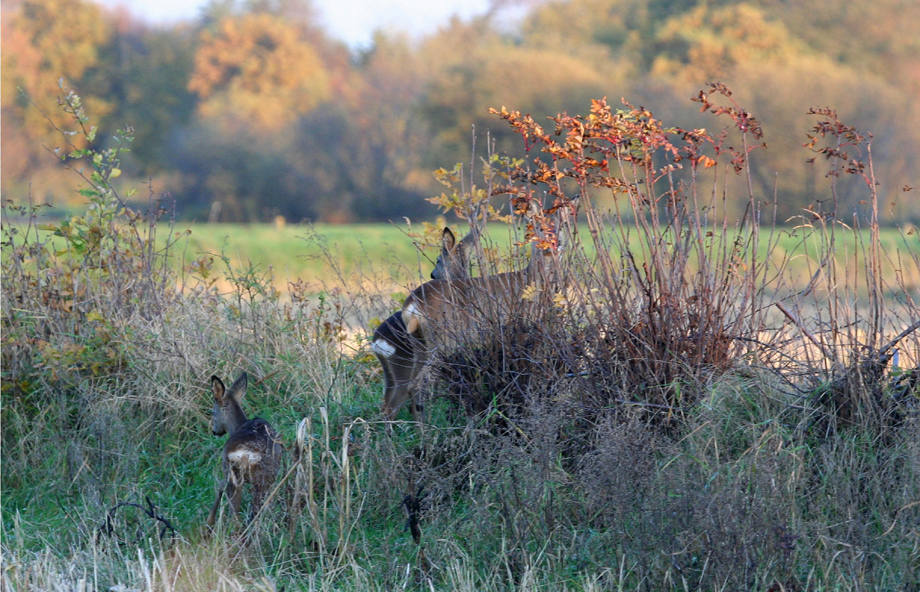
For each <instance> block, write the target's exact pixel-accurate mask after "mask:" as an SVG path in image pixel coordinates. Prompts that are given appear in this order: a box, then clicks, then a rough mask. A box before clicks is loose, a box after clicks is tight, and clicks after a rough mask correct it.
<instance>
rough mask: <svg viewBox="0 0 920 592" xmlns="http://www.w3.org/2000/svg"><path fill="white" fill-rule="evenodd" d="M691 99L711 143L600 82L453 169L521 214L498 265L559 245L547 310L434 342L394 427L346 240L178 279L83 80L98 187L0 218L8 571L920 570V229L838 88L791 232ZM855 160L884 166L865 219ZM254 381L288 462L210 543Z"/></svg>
mask: <svg viewBox="0 0 920 592" xmlns="http://www.w3.org/2000/svg"><path fill="white" fill-rule="evenodd" d="M696 100H697V102H698V103H699V105H700V106H701V107H702V108H703V109H704V110H705V111H707V112H709V113H710V115H711V116H715V117H716V120H715V121H714V122H713V126H710V127H715V126H716V125H718V123H717V122H719V121H721V119H720V118H727V119H726V121H727V124H726V131H725V132H724V133H723V134H721V135H715V134H710V133H708V132H705V131H703V130H682V129H678V128H672V127H668V126H666V125H665V124H664V123H663V122H661V121H660V120H659V119H657V118H656V117H654V116H653V115H652V113H650V112H649V111H647V110H645V109H642V108H637V107H632V106H630V105H624V106H623V107H622V108H620V109H614V108H613V107H612V106H611V105H609V104H607V103H606V102H605V101H602V100H598V101H595V102H593V103H592V106H591V110H590V112H589V113H588V114H587V115H584V116H577V115H566V114H561V115H559V116H557V117H556V118H554V120H553V122H552V126H551V127H549V128H548V129H544V128H543V126H542V125H540V124H539V123H538V122H537V121H535V120H534V119H533V118H530V117H528V116H524V115H521V114H520V113H518V112H515V111H508V110H502V111H499V112H497V113H496V114H495V115H496V116H497V117H498V118H499V119H501V120H504V121H505V122H506V124H508V125H509V127H510V129H511V130H512V131H513V132H514V133H516V134H517V135H518V137H519V138H520V139H521V140H522V142H523V144H524V149H525V153H526V154H527V158H525V159H513V158H506V157H502V156H499V155H491V154H488V155H487V156H486V157H485V158H483V159H482V160H481V161H479V163H478V164H477V165H476V166H475V169H476V172H475V174H474V172H473V171H470V170H467V171H466V173H469V175H467V174H464V170H463V169H462V168H457V169H455V170H454V171H441V173H440V175H439V177H440V178H441V179H442V181H443V182H444V183H445V184H446V185H447V189H446V191H445V192H444V193H443V194H442V195H441V196H440V197H438V198H435V199H434V200H433V201H435V202H436V203H437V204H439V205H440V206H441V207H442V208H444V209H445V210H454V211H457V212H459V213H460V214H461V216H463V217H467V216H469V215H470V213H471V212H478V211H482V210H484V209H491V211H492V213H493V216H494V215H495V214H497V215H500V216H505V215H506V216H509V222H510V225H509V231H508V234H509V235H511V236H512V237H515V238H514V241H513V242H515V243H516V244H517V246H518V247H519V248H516V252H517V253H516V255H515V256H513V257H510V256H508V254H507V253H506V250H505V249H504V248H502V247H499V246H498V245H497V243H498V241H499V237H498V236H497V234H496V232H495V229H494V227H492V228H491V229H490V230H489V231H488V234H487V235H486V236H485V237H484V242H483V245H482V247H483V248H482V250H481V253H480V256H479V257H478V258H477V267H478V272H477V273H478V274H482V275H486V274H490V273H494V272H495V271H496V270H499V269H507V268H509V267H510V268H519V267H521V266H523V265H525V264H526V257H521V256H519V255H520V254H521V252H522V253H524V254H526V253H527V251H528V250H529V249H528V248H524V247H527V246H529V245H530V244H535V245H536V247H537V248H538V249H545V248H548V249H551V250H552V252H553V253H555V256H554V262H553V264H552V265H551V266H549V267H548V268H547V269H546V270H545V273H546V275H545V276H544V277H543V280H544V281H542V282H541V283H540V284H534V285H533V287H532V288H530V289H528V290H526V291H525V297H524V301H523V302H524V303H523V304H522V306H524V307H525V308H526V313H527V314H523V313H522V314H521V315H519V316H518V317H517V318H516V319H515V321H514V322H509V323H501V324H498V325H497V326H495V327H492V326H490V325H489V324H488V323H483V324H482V325H481V326H480V327H473V326H470V327H467V328H465V333H464V334H463V337H465V342H466V343H468V346H467V347H465V348H462V349H460V350H458V351H452V352H446V355H445V356H444V357H443V358H441V359H440V360H439V361H438V363H437V364H436V366H435V368H434V371H433V372H432V373H431V375H430V377H429V378H428V380H427V382H426V384H425V385H423V386H424V388H423V389H422V390H423V395H424V396H425V397H426V398H428V399H429V404H428V406H427V408H428V410H429V411H428V420H427V422H426V424H425V425H424V426H416V425H414V424H413V423H411V422H407V421H406V422H397V423H396V424H395V425H392V426H386V425H384V424H383V423H382V422H380V421H379V419H378V418H379V406H380V403H381V385H380V382H381V380H382V378H381V377H380V375H379V368H378V365H377V363H376V361H375V360H373V357H372V356H370V355H369V354H368V350H367V348H366V341H361V340H358V341H353V340H352V338H351V337H350V336H349V334H348V327H349V325H350V324H354V323H356V322H357V323H359V324H360V325H362V326H364V327H367V324H368V319H369V318H370V317H373V316H377V317H378V318H382V317H384V316H386V315H388V314H390V312H392V309H393V308H394V307H395V306H398V302H396V303H394V301H393V299H392V298H391V297H390V296H389V295H386V294H383V295H381V294H378V293H374V292H372V291H369V290H368V288H367V286H369V285H373V283H372V282H368V281H363V280H366V279H370V280H373V279H374V278H373V277H369V278H356V277H350V278H344V277H341V275H340V274H337V272H336V269H337V268H336V265H335V256H334V253H333V252H332V251H331V250H327V251H326V252H327V253H328V255H327V256H328V258H329V262H330V274H329V275H330V277H331V278H335V277H336V276H337V275H339V277H338V279H336V280H330V282H329V284H327V285H325V286H307V285H305V284H303V283H301V282H295V283H292V284H291V286H290V287H289V290H288V292H287V294H281V293H279V292H277V291H275V290H274V289H273V288H271V282H270V278H268V277H266V275H265V274H264V273H262V272H260V271H259V270H258V269H253V268H243V269H235V268H230V267H227V268H223V269H222V268H220V266H219V265H217V266H215V265H214V264H213V263H212V262H211V261H212V259H210V258H202V259H200V260H199V261H198V262H197V263H195V264H192V265H190V266H188V267H187V268H186V269H184V270H183V271H182V272H180V273H176V272H174V271H172V270H173V269H174V267H173V266H171V265H169V264H168V259H169V257H172V256H174V255H175V253H176V250H177V249H180V248H181V244H182V243H181V240H180V239H181V234H180V235H176V234H175V233H174V231H173V230H172V229H171V228H170V226H169V225H168V224H163V220H160V221H159V222H157V221H158V219H160V217H161V216H163V215H164V214H166V217H167V218H168V214H169V211H170V209H169V208H168V207H165V208H164V207H163V204H162V203H159V202H158V201H157V199H155V197H156V196H151V199H150V206H149V207H148V208H147V209H146V210H143V211H140V210H137V209H134V208H131V207H128V206H127V205H126V204H125V202H124V199H123V196H122V195H121V194H120V193H119V192H118V190H116V189H115V188H114V187H113V186H112V180H113V179H114V178H115V177H116V176H117V173H116V171H118V170H119V158H120V156H121V154H122V153H123V149H100V148H98V147H97V145H96V143H95V138H96V136H97V135H98V133H97V131H96V130H95V128H94V127H92V126H91V125H90V124H89V122H88V120H87V119H86V115H85V113H84V111H83V107H82V104H81V102H80V100H79V98H78V97H77V96H76V95H74V94H67V95H66V96H65V97H64V100H63V104H64V110H65V112H66V113H67V114H68V115H69V116H70V117H71V122H72V124H71V125H72V127H66V128H62V129H63V131H65V132H67V134H65V135H64V137H65V138H68V139H74V138H76V137H78V136H82V138H83V139H82V141H81V142H80V143H78V142H76V140H74V144H75V145H73V146H71V147H69V148H68V149H66V150H64V152H63V155H64V158H65V159H66V161H67V162H68V164H69V165H70V166H71V167H72V168H74V169H75V170H77V171H78V172H81V174H82V175H84V177H85V180H86V184H85V188H84V193H85V195H86V197H87V198H88V199H89V200H90V204H91V205H90V206H89V208H88V210H87V212H86V213H85V214H83V215H80V216H76V217H73V218H71V219H68V220H66V221H64V222H51V223H41V222H40V221H39V220H40V211H38V210H37V209H36V208H29V207H26V208H25V209H24V210H23V209H19V208H17V207H16V206H14V205H13V204H10V203H7V204H5V206H4V211H3V216H4V217H3V245H2V255H3V266H4V276H3V291H2V299H3V300H2V303H3V319H2V320H3V336H2V339H3V342H2V379H3V380H2V383H3V387H2V388H3V392H2V395H3V404H2V417H0V419H2V422H3V430H2V455H3V458H2V460H3V481H2V499H3V507H2V518H3V528H2V539H3V542H2V545H3V553H2V562H3V566H2V573H3V582H4V586H6V587H9V588H10V589H60V588H75V589H76V588H79V589H93V590H102V589H110V587H116V589H144V590H199V589H221V588H224V589H231V590H236V589H260V590H279V589H282V588H283V589H330V588H336V589H339V588H342V589H361V590H367V589H381V590H383V589H394V588H419V589H440V588H452V589H470V590H472V589H475V590H482V589H522V590H523V589H533V588H540V587H542V588H547V589H585V590H606V589H637V590H659V589H681V590H684V589H707V590H708V589H726V590H728V589H733V590H734V589H763V590H825V589H835V590H839V589H842V590H875V589H898V590H902V589H914V588H916V587H917V586H918V585H920V580H918V575H917V574H918V573H920V570H918V569H917V568H918V566H920V539H918V528H917V525H918V523H920V505H918V500H920V474H918V468H920V447H918V444H917V442H920V439H918V419H917V407H918V404H920V401H918V397H920V374H918V370H917V366H918V356H920V337H918V332H917V329H918V320H917V319H920V310H918V303H917V298H918V285H920V250H918V245H917V236H916V235H915V234H913V233H910V232H909V231H906V232H905V234H904V235H903V236H902V243H901V244H900V245H899V246H898V247H897V249H895V250H893V251H889V252H885V251H882V250H881V249H880V246H879V242H878V240H877V238H878V237H877V233H878V217H879V216H880V215H881V213H880V212H879V199H878V193H877V184H876V183H877V180H876V179H875V177H874V176H873V167H872V160H871V149H870V147H871V143H870V141H869V140H868V139H867V137H865V136H863V135H860V134H859V133H858V132H857V130H855V129H853V128H850V127H848V126H846V125H845V124H844V123H842V122H841V121H839V120H838V119H837V118H836V116H835V114H834V113H833V112H832V111H830V110H820V111H816V112H815V113H813V114H812V115H813V117H814V120H815V121H814V125H813V127H812V129H811V130H810V132H809V134H810V137H811V141H809V145H810V149H811V150H812V151H813V152H814V156H815V158H816V161H815V166H826V167H827V169H826V171H827V173H828V175H829V176H828V178H829V190H828V192H827V199H822V200H821V201H819V202H817V203H816V205H815V207H813V208H811V209H810V210H807V211H805V212H803V214H802V216H801V217H800V218H799V220H798V221H799V224H798V226H797V227H796V228H795V229H794V230H780V229H777V228H776V227H775V226H774V225H773V222H774V220H773V218H772V217H771V214H770V212H771V211H772V208H773V206H772V204H767V203H766V202H765V200H762V199H760V198H759V197H758V196H757V194H756V193H755V192H754V189H753V183H752V182H751V181H750V180H749V175H750V161H751V159H753V158H756V157H757V155H758V153H759V152H760V150H761V148H760V147H759V144H760V140H761V138H760V135H761V126H760V123H759V122H758V120H757V119H756V118H754V117H753V116H752V115H751V114H750V113H749V112H748V111H747V110H745V109H744V108H742V107H741V106H739V105H738V104H736V103H735V99H734V98H733V97H732V95H731V93H730V92H729V91H728V89H726V88H725V87H724V86H721V85H713V86H712V87H710V88H708V89H707V90H706V91H705V92H700V93H699V94H698V95H697V97H696ZM70 132H76V134H75V135H74V134H71V133H70ZM119 137H120V138H122V140H123V141H124V142H125V144H124V145H128V144H127V140H128V138H127V136H125V135H124V134H119ZM471 168H473V167H471ZM480 171H481V172H483V173H484V174H483V175H481V176H480V175H479V172H480ZM736 174H737V175H740V178H741V179H742V180H743V181H745V183H744V185H746V186H747V190H746V196H747V206H746V211H745V212H744V215H743V216H741V217H739V218H734V217H733V215H732V214H731V209H730V208H729V207H728V206H727V203H726V202H727V191H728V190H727V189H726V188H725V183H726V179H728V178H732V177H734V176H735V175H736ZM842 175H851V176H855V177H856V178H858V179H862V180H863V181H865V184H864V187H865V190H866V195H865V197H866V200H865V201H866V204H865V209H864V210H862V212H861V213H857V215H856V216H853V217H852V218H847V219H844V218H843V217H842V216H840V214H839V212H838V211H837V210H835V198H836V194H835V187H836V184H837V182H838V177H839V176H842ZM598 192H604V193H606V194H607V196H608V197H609V199H610V200H612V203H613V204H614V205H615V207H614V208H613V209H611V210H602V209H601V208H598V207H597V206H596V202H595V196H596V195H597V193H598ZM482 204H487V205H489V206H490V208H483V207H481V205H482ZM503 204H508V209H507V210H504V206H503ZM503 210H504V211H503ZM469 222H471V223H474V222H476V221H475V220H469ZM161 232H169V233H170V236H171V239H170V240H169V241H167V242H166V243H165V246H164V247H161V248H159V250H158V248H156V247H155V246H154V245H155V244H156V243H155V241H154V240H153V239H154V238H155V234H156V233H161ZM781 232H792V233H794V234H796V235H797V236H800V237H801V240H802V241H803V243H807V246H809V247H811V249H810V250H806V251H805V252H806V253H807V255H803V256H807V257H808V258H809V261H810V266H811V267H810V270H811V275H809V276H808V277H790V276H789V274H788V273H787V272H786V270H787V265H788V263H789V262H788V261H787V260H782V259H778V258H776V257H774V256H773V254H772V252H771V245H773V244H775V242H776V241H777V237H778V233H781ZM844 234H852V235H854V237H855V244H856V245H857V246H858V247H857V249H856V250H855V251H854V252H840V250H841V247H840V245H842V244H844V241H842V240H841V237H842V235H844ZM493 240H494V241H495V243H493V242H492V241H493ZM502 240H503V239H502ZM214 259H216V260H217V261H218V263H219V262H220V259H219V257H215V258H214ZM522 259H524V260H522ZM367 273H368V274H371V276H372V275H373V273H374V272H373V270H368V272H367ZM221 275H222V276H224V277H225V278H226V279H228V280H230V282H231V284H232V286H233V289H232V290H231V291H230V293H227V294H221V293H218V291H217V290H216V288H215V285H216V284H215V278H217V277H219V276H221ZM355 280H362V281H355ZM475 329H480V330H482V333H479V334H473V333H472V331H473V330H475ZM487 329H492V330H487ZM241 370H245V371H247V372H248V373H249V374H250V377H251V381H250V394H249V395H247V399H246V400H244V402H243V405H244V408H245V409H246V410H247V412H248V413H249V414H250V416H251V415H260V416H262V417H264V418H266V419H268V420H270V421H271V422H272V423H273V424H274V425H275V426H276V428H278V430H279V431H280V432H281V433H282V434H283V437H284V439H285V446H286V449H287V452H286V456H285V460H284V468H283V469H282V472H281V473H280V474H279V479H278V483H277V488H276V490H275V491H274V500H275V501H274V503H272V504H270V507H269V510H268V511H267V512H265V513H264V514H263V515H261V516H260V517H258V519H257V520H256V521H254V522H252V523H248V524H237V523H234V522H232V521H231V520H230V519H229V517H227V516H224V517H223V519H222V521H221V524H220V526H219V528H218V530H217V532H215V533H209V532H207V531H206V530H205V529H204V528H203V527H202V526H201V525H202V523H203V521H204V517H205V516H206V514H207V511H208V508H209V506H210V502H211V500H212V499H213V497H212V496H213V494H214V491H215V488H216V484H217V481H218V477H219V472H218V471H219V468H218V467H219V451H220V448H221V442H220V441H219V440H218V439H216V438H213V437H212V436H210V434H209V429H208V425H207V411H208V409H209V408H210V397H209V395H208V377H209V376H210V375H211V374H215V373H216V374H219V375H222V376H225V377H229V376H231V375H232V376H235V375H236V374H237V373H238V372H239V371H241ZM388 428H389V429H388Z"/></svg>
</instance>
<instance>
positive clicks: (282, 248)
mask: <svg viewBox="0 0 920 592" xmlns="http://www.w3.org/2000/svg"><path fill="white" fill-rule="evenodd" d="M186 228H188V229H189V230H190V231H191V233H190V234H189V235H188V237H187V239H183V240H181V241H180V242H179V243H178V245H177V247H178V249H177V250H176V253H177V254H182V255H183V260H184V261H185V263H190V262H192V261H194V260H195V259H198V258H199V257H201V256H203V255H209V254H210V255H217V256H219V257H226V258H227V259H228V260H229V262H230V264H231V265H233V266H235V267H248V266H249V265H250V264H251V265H252V266H254V267H256V268H258V269H259V270H260V271H263V272H264V271H267V270H268V268H269V266H271V268H272V271H273V274H274V276H275V280H276V285H277V284H281V285H284V284H286V283H287V282H288V281H292V280H296V279H297V278H301V279H303V280H305V281H308V282H312V281H316V280H320V279H324V280H331V279H332V278H331V277H330V274H331V273H333V272H332V270H330V266H329V264H328V263H327V259H326V258H325V257H324V256H323V249H324V248H325V249H327V250H328V253H329V254H330V255H331V256H332V258H333V259H334V260H335V261H336V262H337V264H338V265H340V266H341V270H342V272H343V273H344V274H346V275H349V276H351V275H353V274H355V273H357V272H358V271H359V270H362V271H363V272H365V273H367V272H368V267H369V266H372V267H373V268H374V269H376V270H386V271H387V272H390V273H395V274H398V275H399V276H401V277H403V278H404V279H408V276H409V275H410V274H409V272H408V269H409V267H410V266H415V267H417V266H418V263H417V261H419V259H420V258H421V261H422V262H423V265H422V267H423V268H426V269H427V268H429V267H430V265H429V264H428V263H427V262H426V261H425V260H424V259H423V258H422V255H421V254H420V253H419V251H418V250H417V249H416V247H415V245H414V244H413V239H412V238H410V237H409V236H407V235H406V234H405V233H404V229H405V228H404V227H403V229H400V228H397V227H395V226H392V225H389V224H360V225H359V224H355V225H351V224H349V225H315V226H312V227H310V226H306V225H297V224H287V225H285V226H284V227H283V228H278V227H276V226H275V225H273V224H193V225H191V226H185V227H183V226H181V225H177V227H176V230H177V231H181V230H184V229H186ZM421 230H422V228H421V226H419V227H417V228H415V227H413V231H421ZM317 239H318V240H317ZM428 254H429V256H430V257H432V258H433V259H434V258H437V251H436V250H435V249H434V248H431V249H428ZM215 269H216V270H217V271H219V272H220V271H222V269H221V264H220V262H219V261H217V262H215Z"/></svg>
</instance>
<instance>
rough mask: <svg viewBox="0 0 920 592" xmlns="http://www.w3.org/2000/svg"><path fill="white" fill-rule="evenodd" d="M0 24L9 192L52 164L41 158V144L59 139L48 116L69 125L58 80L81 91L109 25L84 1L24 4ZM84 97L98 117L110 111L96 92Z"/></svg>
mask: <svg viewBox="0 0 920 592" xmlns="http://www.w3.org/2000/svg"><path fill="white" fill-rule="evenodd" d="M5 10H6V9H5ZM2 22H3V24H2V73H0V75H2V89H3V90H2V99H0V100H2V113H3V115H2V117H3V121H2V125H3V139H2V144H3V145H2V151H3V156H4V159H3V160H4V162H3V186H4V190H5V191H6V190H8V189H9V188H10V186H11V184H13V183H16V182H21V181H23V180H25V179H27V178H28V177H29V176H30V175H31V174H32V173H33V172H34V171H35V170H36V169H37V168H39V167H41V166H42V163H43V162H48V161H47V160H45V159H43V158H42V145H45V146H46V147H48V148H52V147H54V146H56V145H57V143H58V142H59V140H58V136H57V134H56V133H55V132H54V130H53V127H52V126H51V125H50V124H49V123H48V122H47V120H46V119H45V117H46V116H47V117H48V118H50V119H51V121H52V122H53V123H54V124H55V125H58V126H65V125H66V124H67V120H66V119H65V118H64V116H63V114H62V113H61V111H60V110H59V109H58V108H57V97H58V95H59V94H60V90H59V88H58V82H59V81H60V80H61V79H64V80H66V81H67V82H68V84H70V85H71V86H73V87H77V88H80V87H81V85H82V83H83V82H84V81H85V77H86V75H87V74H88V72H90V71H91V70H92V69H93V68H95V67H96V66H97V65H98V62H99V50H100V48H101V47H102V46H103V45H104V44H105V43H106V42H107V41H108V39H109V37H110V35H111V24H110V22H109V20H108V19H107V18H106V16H105V14H104V13H103V12H102V11H101V10H100V8H99V7H98V6H97V5H95V4H93V3H91V2H85V1H83V0H26V1H24V2H22V3H21V4H20V5H19V6H18V7H17V8H16V9H15V10H14V12H12V13H9V12H4V15H3V21H2ZM19 89H22V90H23V91H24V92H25V93H26V95H27V97H28V98H26V97H23V96H22V95H21V94H20V92H19ZM87 90H89V89H87ZM81 95H82V96H83V101H84V104H85V105H86V106H87V108H88V109H89V110H90V111H91V112H92V113H93V114H94V115H95V116H97V117H101V116H104V115H105V114H106V113H107V112H108V111H109V110H110V109H111V105H110V103H108V101H106V100H105V99H103V98H101V97H100V96H99V95H98V94H96V93H94V92H92V90H89V92H87V91H85V90H84V91H82V92H81ZM32 102H34V103H35V105H37V106H38V107H39V109H36V108H34V107H33V106H32V104H31V103H32Z"/></svg>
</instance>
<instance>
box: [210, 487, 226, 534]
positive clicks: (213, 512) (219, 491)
mask: <svg viewBox="0 0 920 592" xmlns="http://www.w3.org/2000/svg"><path fill="white" fill-rule="evenodd" d="M222 497H224V486H223V485H221V486H220V487H219V488H218V489H217V497H216V498H215V499H214V505H212V506H211V513H210V514H208V520H207V522H206V524H207V525H208V527H209V528H214V522H215V521H216V520H217V512H218V511H219V510H220V500H221V498H222Z"/></svg>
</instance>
